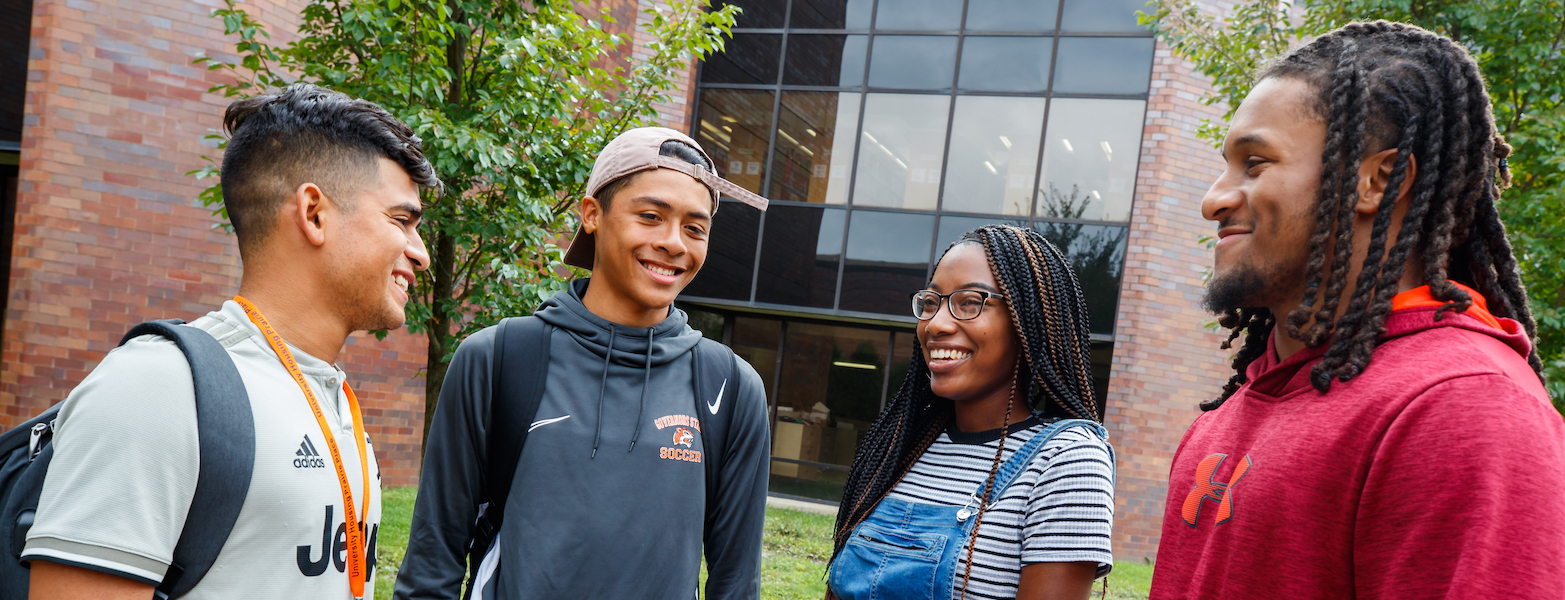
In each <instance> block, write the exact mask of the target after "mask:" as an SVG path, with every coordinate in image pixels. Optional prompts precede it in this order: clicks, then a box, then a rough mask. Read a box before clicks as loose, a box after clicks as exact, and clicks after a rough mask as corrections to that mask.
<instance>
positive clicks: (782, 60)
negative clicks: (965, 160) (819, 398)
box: [680, 0, 1157, 342]
mask: <svg viewBox="0 0 1565 600" xmlns="http://www.w3.org/2000/svg"><path fill="white" fill-rule="evenodd" d="M779 1H782V2H786V3H787V5H786V7H785V8H784V11H783V14H784V17H783V18H784V21H783V27H782V28H735V29H733V30H732V33H733V34H735V35H737V34H745V33H756V34H776V35H781V36H782V42H781V44H782V45H781V48H780V50H779V52H778V57H779V58H778V65H777V80H776V81H775V82H774V83H772V84H707V83H701V82H700V81H701V77H700V68H701V66H702V65H698V66H697V73H696V77H695V78H694V80H693V82H692V83H693V85H695V86H696V90H695V102H693V103H692V107H693V110H695V109H696V108H698V107H699V106H700V102H701V94H702V92H703V91H704V90H706V89H750V90H766V91H771V92H773V96H772V97H773V108H772V124H771V131H770V132H769V133H768V144H767V150H766V153H765V158H764V160H765V161H766V162H765V163H764V164H765V165H767V169H766V172H765V175H764V176H763V178H762V181H761V189H762V190H769V189H771V179H772V177H773V174H774V170H773V169H771V168H770V167H771V165H772V162H773V158H774V154H775V153H776V150H777V129H778V119H779V117H780V105H781V102H782V94H783V92H788V91H806V92H853V93H858V94H860V100H859V103H858V107H857V110H858V115H857V118H856V119H855V123H856V124H855V129H854V131H853V132H852V134H851V135H853V136H854V144H853V157H852V158H851V159H850V161H849V163H848V169H849V173H848V180H847V182H846V185H847V199H846V202H845V203H844V204H830V205H824V207H838V208H840V209H841V210H843V211H844V224H843V236H842V244H841V250H840V251H839V253H838V255H839V256H841V257H843V258H842V260H840V261H839V262H838V265H837V282H836V289H835V290H834V291H833V297H834V300H833V302H832V308H830V309H822V308H811V307H803V306H792V305H778V304H772V303H766V302H757V301H756V299H755V297H756V291H757V286H758V284H759V279H760V274H761V269H760V261H761V259H762V248H763V246H762V244H763V242H764V238H765V236H766V218H767V216H766V214H765V213H762V214H761V216H760V222H759V224H758V226H757V231H756V240H755V255H754V264H753V266H752V267H751V270H750V272H751V280H750V293H749V296H748V298H749V300H748V301H738V300H725V299H719V298H706V297H700V296H686V295H681V296H680V301H682V302H690V303H693V304H700V305H704V306H709V307H722V308H723V309H724V310H728V311H733V310H740V311H745V312H754V313H760V314H778V315H793V316H789V317H787V318H790V319H797V318H799V316H802V315H810V317H809V318H812V319H818V320H821V321H822V322H825V323H835V324H841V323H842V322H843V321H844V320H847V321H849V322H855V323H860V324H866V323H883V324H886V325H887V326H900V327H908V326H911V325H913V324H915V323H916V320H914V319H913V318H912V316H911V315H907V316H906V317H903V316H899V315H886V314H880V313H862V312H858V311H847V310H843V309H842V308H841V296H842V276H843V272H844V269H845V267H846V262H847V261H846V253H847V245H848V233H849V232H850V231H851V230H852V227H853V214H854V212H855V211H856V210H871V211H875V212H902V213H917V214H932V215H934V216H935V226H934V227H933V228H931V231H930V236H931V237H930V255H929V257H928V265H929V266H928V268H927V269H929V270H932V269H933V268H934V260H935V257H936V256H937V255H938V253H939V252H940V250H941V248H939V247H938V241H939V232H940V219H941V217H943V216H948V215H949V216H952V217H976V218H992V219H995V220H1004V221H1013V220H1015V221H1021V220H1025V222H1026V224H1027V226H1028V227H1029V228H1035V226H1036V225H1037V224H1038V223H1048V222H1059V223H1073V224H1083V225H1105V226H1113V227H1123V228H1125V229H1126V230H1127V231H1128V230H1129V228H1130V226H1131V221H1129V220H1126V221H1103V220H1089V219H1057V218H1048V217H1039V216H1038V215H1037V211H1038V208H1037V204H1038V199H1037V195H1038V193H1039V192H1038V190H1037V189H1034V190H1033V198H1032V202H1031V203H1030V206H1029V207H1028V214H1027V215H1026V216H1025V217H1023V216H1022V215H996V214H978V213H969V212H958V211H946V210H945V209H944V205H945V190H944V188H945V178H946V175H947V173H946V171H947V170H948V169H947V166H948V163H949V160H950V149H951V148H950V146H951V137H952V135H953V132H952V126H953V125H952V118H953V117H954V114H948V115H947V119H946V134H945V140H944V146H943V147H942V148H941V172H940V181H939V182H938V184H937V185H938V186H939V187H938V188H937V197H936V208H935V209H934V210H924V209H907V208H896V207H857V206H855V205H854V202H853V200H854V198H853V195H854V186H855V184H856V183H857V181H856V180H857V175H858V158H859V151H860V150H861V149H862V147H863V144H862V143H860V140H859V139H858V135H859V132H860V131H862V130H863V126H864V113H865V106H866V105H867V104H868V98H867V96H868V95H869V94H871V93H897V94H924V95H936V96H939V95H944V96H948V97H949V98H950V99H951V100H950V105H949V108H948V111H950V112H951V113H954V111H955V110H956V98H957V97H958V96H997V97H1026V98H1044V99H1045V107H1044V113H1043V127H1041V128H1040V134H1039V139H1038V153H1037V159H1036V162H1037V164H1036V166H1035V167H1034V173H1033V180H1034V181H1035V182H1036V181H1039V179H1040V178H1041V177H1042V169H1043V147H1044V144H1045V143H1046V141H1047V139H1048V134H1049V131H1048V120H1049V115H1050V112H1051V110H1052V108H1053V102H1052V100H1053V99H1054V98H1082V99H1104V100H1140V101H1142V102H1143V108H1142V122H1143V123H1145V121H1146V114H1147V112H1148V111H1149V110H1150V103H1149V102H1147V101H1148V100H1149V99H1150V96H1151V89H1150V88H1149V89H1148V92H1147V93H1145V94H1084V93H1055V91H1054V79H1055V76H1056V74H1057V73H1058V61H1059V42H1060V38H1062V37H1121V38H1151V37H1153V34H1152V32H1150V31H1079V30H1066V29H1062V28H1061V27H1060V23H1061V19H1062V18H1063V17H1064V13H1065V8H1066V3H1067V2H1090V1H1091V0H1061V1H1060V2H1059V4H1058V5H1057V7H1056V14H1055V18H1054V27H1053V28H1052V29H1048V30H1040V31H1030V30H1029V31H971V32H969V31H967V28H966V21H967V12H968V4H969V0H962V10H961V22H960V23H959V24H958V28H956V29H948V30H891V29H877V28H876V21H877V19H878V16H879V15H878V13H879V8H880V6H879V5H880V0H873V2H871V6H870V23H869V27H868V28H856V29H850V28H843V29H821V28H798V29H794V28H792V27H791V23H792V12H793V4H794V2H795V1H796V0H779ZM792 34H808V35H820V34H836V35H864V36H866V40H865V53H864V65H863V69H862V73H863V78H862V81H861V82H860V83H859V85H857V86H814V85H795V84H785V83H783V79H784V77H785V76H786V68H787V64H786V60H787V56H788V46H789V44H788V42H789V37H790V35H792ZM969 34H971V35H974V36H982V37H1004V36H1016V37H1035V36H1048V37H1049V38H1050V46H1051V54H1050V57H1049V76H1048V85H1047V87H1046V89H1045V91H1044V92H1041V93H1039V92H996V91H963V90H960V89H958V83H959V82H960V80H961V75H962V65H961V60H962V51H963V43H962V42H963V41H964V39H965V37H966V36H967V35H969ZM876 35H920V36H949V37H954V38H956V42H957V54H956V65H955V69H954V71H953V74H952V81H951V89H950V90H945V91H931V90H902V89H890V88H876V87H870V85H869V77H870V65H871V64H872V63H873V60H874V56H873V53H874V46H875V43H874V42H875V40H874V38H875V36H876ZM1154 48H1155V46H1154ZM1155 52H1156V51H1155V49H1154V53H1155ZM1156 63H1157V61H1156V56H1155V54H1154V57H1153V60H1152V61H1151V63H1150V65H1149V68H1148V72H1147V78H1148V80H1149V81H1150V80H1151V76H1152V72H1153V70H1154V69H1155V68H1156ZM699 127H700V124H699V122H698V119H692V120H691V124H690V128H691V131H692V132H693V131H695V130H696V129H697V128H699ZM837 135H841V134H837ZM1141 152H1142V149H1141V148H1140V147H1139V146H1138V148H1137V151H1136V154H1137V156H1136V160H1137V162H1138V163H1139V161H1140V158H1141ZM1034 187H1035V188H1036V187H1037V186H1034ZM1133 197H1134V193H1133ZM725 202H732V201H730V200H725ZM774 203H776V204H777V205H779V206H814V207H823V205H822V204H821V203H816V202H795V201H785V200H777V201H774ZM1134 206H1135V201H1134V200H1132V204H1131V207H1132V208H1131V210H1132V212H1133V211H1134ZM736 208H737V207H736ZM740 210H746V209H743V208H740ZM928 276H929V271H928V270H926V278H927V277H928ZM1123 276H1124V275H1123V273H1121V282H1122V283H1121V285H1122V286H1123ZM1118 300H1119V299H1118V298H1115V303H1116V305H1117V304H1118ZM785 322H786V321H785ZM1116 329H1117V319H1116ZM1113 335H1114V333H1113V331H1110V332H1107V333H1093V334H1092V337H1093V339H1094V340H1095V341H1099V342H1108V341H1111V340H1112V339H1113Z"/></svg>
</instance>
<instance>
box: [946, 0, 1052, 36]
mask: <svg viewBox="0 0 1565 600" xmlns="http://www.w3.org/2000/svg"><path fill="white" fill-rule="evenodd" d="M1059 14H1060V2H1059V0H968V1H967V30H968V31H1040V32H1042V31H1054V19H1055V18H1056V17H1058V16H1059Z"/></svg>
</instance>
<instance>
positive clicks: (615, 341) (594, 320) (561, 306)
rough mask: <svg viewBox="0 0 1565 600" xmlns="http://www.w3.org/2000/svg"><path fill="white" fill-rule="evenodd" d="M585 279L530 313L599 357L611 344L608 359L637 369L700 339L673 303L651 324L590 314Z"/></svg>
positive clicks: (675, 354) (666, 358)
mask: <svg viewBox="0 0 1565 600" xmlns="http://www.w3.org/2000/svg"><path fill="white" fill-rule="evenodd" d="M588 281H590V280H589V279H577V280H575V281H572V282H570V285H568V286H566V288H565V289H564V290H562V291H561V292H559V293H557V294H555V295H554V297H552V298H549V299H548V300H546V301H545V302H544V303H543V304H542V305H541V306H539V307H538V310H537V311H536V312H535V313H533V314H535V315H537V316H538V318H540V319H543V321H544V322H545V323H548V324H550V325H553V326H554V327H555V328H558V329H560V330H563V331H565V332H567V333H569V334H570V336H571V337H572V338H574V339H575V340H576V343H578V344H581V345H582V347H583V348H586V349H587V350H588V351H589V352H591V353H593V354H594V355H596V356H597V357H598V358H599V359H602V358H604V357H605V356H609V355H610V348H611V347H612V348H613V352H612V358H611V359H610V360H612V362H613V363H614V364H617V365H622V366H626V367H634V368H638V369H643V368H647V367H658V366H662V365H665V364H668V363H670V362H673V360H674V359H676V358H679V357H680V356H682V355H684V354H685V353H686V352H689V351H690V349H691V348H693V347H695V345H696V343H697V342H700V341H701V332H699V331H696V330H694V329H691V328H690V327H687V326H686V321H687V317H686V316H685V311H682V310H679V309H678V308H675V307H672V306H670V307H669V308H668V317H667V318H665V319H663V322H662V323H658V324H657V325H653V326H652V327H627V326H625V325H619V324H616V323H612V322H610V321H608V320H607V319H604V318H603V317H600V316H598V315H595V314H592V311H589V310H587V306H586V305H584V304H582V301H581V298H582V296H583V295H585V294H586V293H587V282H588ZM649 359H650V361H649Z"/></svg>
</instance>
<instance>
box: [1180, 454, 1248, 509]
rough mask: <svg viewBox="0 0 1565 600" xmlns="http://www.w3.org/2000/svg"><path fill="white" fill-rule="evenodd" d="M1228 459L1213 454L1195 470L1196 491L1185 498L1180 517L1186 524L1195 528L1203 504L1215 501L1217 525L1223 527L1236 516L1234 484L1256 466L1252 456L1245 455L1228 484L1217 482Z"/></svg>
mask: <svg viewBox="0 0 1565 600" xmlns="http://www.w3.org/2000/svg"><path fill="white" fill-rule="evenodd" d="M1226 458H1228V455H1227V454H1213V455H1211V456H1208V457H1206V458H1203V459H1201V464H1199V465H1196V468H1195V489H1193V490H1190V495H1188V496H1185V506H1184V510H1182V511H1180V512H1181V513H1182V514H1181V515H1180V516H1182V517H1184V519H1185V524H1186V525H1189V526H1191V527H1195V526H1196V524H1197V523H1199V521H1197V519H1198V518H1200V516H1201V502H1202V501H1204V500H1213V501H1216V502H1217V523H1215V524H1216V525H1222V524H1223V523H1226V522H1227V521H1228V519H1231V518H1233V516H1234V495H1233V488H1234V484H1237V483H1239V478H1241V477H1244V474H1245V473H1246V472H1248V471H1249V470H1250V466H1251V465H1253V464H1254V462H1252V461H1251V460H1250V455H1248V454H1246V455H1244V460H1242V461H1240V462H1239V466H1238V467H1236V468H1234V474H1233V476H1232V477H1229V478H1228V483H1218V482H1217V479H1216V477H1217V467H1218V466H1219V465H1222V464H1223V460H1224V459H1226Z"/></svg>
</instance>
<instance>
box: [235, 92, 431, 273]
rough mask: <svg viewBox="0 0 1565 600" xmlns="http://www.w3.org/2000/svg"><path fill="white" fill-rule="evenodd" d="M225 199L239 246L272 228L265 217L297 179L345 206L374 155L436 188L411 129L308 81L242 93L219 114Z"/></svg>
mask: <svg viewBox="0 0 1565 600" xmlns="http://www.w3.org/2000/svg"><path fill="white" fill-rule="evenodd" d="M223 131H224V132H225V133H226V134H228V136H229V139H228V148H227V149H226V150H225V151H224V152H223V170H222V175H221V181H222V186H223V206H224V207H225V208H227V209H228V221H229V223H231V224H233V227H234V234H235V235H237V236H238V237H239V247H240V251H241V254H242V253H243V252H244V251H245V250H246V249H253V248H255V247H256V244H258V243H260V242H261V241H262V240H264V239H265V238H266V236H267V235H268V234H270V233H271V229H272V224H271V223H270V218H271V217H273V216H274V215H275V214H276V212H277V210H278V209H279V208H280V207H281V206H282V205H283V201H284V199H286V198H287V197H288V196H289V194H292V193H293V191H294V190H295V189H297V188H298V187H299V186H300V185H302V184H304V183H306V182H311V183H315V184H316V185H319V186H320V187H321V189H322V190H323V191H325V192H326V194H327V196H328V197H330V198H331V199H332V201H333V202H336V203H337V204H338V206H341V207H342V208H343V209H344V210H352V209H353V199H354V197H355V196H356V195H357V194H358V192H359V191H360V190H362V189H364V188H365V187H368V186H370V185H373V182H374V181H375V178H376V175H377V170H376V166H375V162H376V159H378V158H381V157H385V158H389V159H391V160H393V161H395V162H396V163H397V164H398V165H400V166H401V167H402V170H403V171H406V172H407V174H408V177H409V178H411V179H412V180H413V181H414V182H415V183H417V184H419V185H421V186H423V187H426V188H435V189H440V187H441V183H440V179H439V178H438V177H436V176H435V168H434V167H433V166H431V165H430V164H429V160H428V159H426V158H424V152H423V142H422V140H420V139H419V138H418V136H416V135H413V130H412V129H411V128H409V127H408V126H407V125H406V124H404V123H403V122H401V121H398V120H397V118H396V117H393V116H391V113H389V112H386V109H384V108H381V107H380V106H379V105H376V104H375V103H373V102H369V101H367V100H359V99H354V98H350V97H349V96H348V95H347V94H343V93H341V92H336V91H332V90H328V89H326V88H323V87H320V86H317V85H312V84H309V83H295V84H293V85H290V86H288V88H287V89H285V90H283V91H282V93H279V94H270V95H265V96H256V97H254V98H246V99H244V100H240V101H238V102H235V103H233V104H230V105H228V110H227V111H226V112H225V113H224V114H223Z"/></svg>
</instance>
